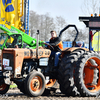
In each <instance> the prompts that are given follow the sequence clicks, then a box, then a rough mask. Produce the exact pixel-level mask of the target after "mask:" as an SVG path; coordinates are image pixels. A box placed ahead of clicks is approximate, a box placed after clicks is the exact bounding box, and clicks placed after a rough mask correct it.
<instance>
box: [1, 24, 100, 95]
mask: <svg viewBox="0 0 100 100" xmlns="http://www.w3.org/2000/svg"><path fill="white" fill-rule="evenodd" d="M69 27H74V28H75V29H76V32H77V34H76V37H75V39H74V43H75V41H76V39H77V36H78V30H77V28H76V26H75V25H68V26H66V27H65V28H64V29H63V30H61V32H60V34H59V37H60V36H61V35H62V33H63V32H64V31H65V30H66V29H67V28H69ZM38 34H39V31H38ZM38 36H39V35H37V37H38ZM47 45H49V46H50V47H51V48H50V49H46V48H44V47H39V46H38V38H37V48H36V49H27V48H9V49H3V50H2V71H1V72H0V94H4V93H6V92H7V91H8V89H9V85H10V84H11V81H14V82H15V83H16V84H17V86H18V88H19V89H20V91H21V92H23V93H25V94H27V95H29V96H40V95H42V94H43V93H44V92H45V91H46V89H47V88H52V87H53V86H54V84H55V83H56V82H57V81H58V83H59V85H60V90H61V92H62V93H64V94H66V95H67V96H70V95H81V96H97V95H98V94H100V84H99V83H100V78H98V75H99V76H100V74H99V72H100V66H99V63H100V55H98V54H97V53H95V52H90V51H89V50H88V49H86V48H80V47H71V48H65V49H63V50H60V52H61V56H60V57H59V64H58V69H56V73H55V71H54V72H53V68H54V67H53V66H54V63H53V62H54V57H50V54H51V52H52V49H53V47H52V46H51V45H50V44H47ZM48 68H49V73H48V74H46V73H45V72H46V70H48ZM47 77H49V79H48V81H47Z"/></svg>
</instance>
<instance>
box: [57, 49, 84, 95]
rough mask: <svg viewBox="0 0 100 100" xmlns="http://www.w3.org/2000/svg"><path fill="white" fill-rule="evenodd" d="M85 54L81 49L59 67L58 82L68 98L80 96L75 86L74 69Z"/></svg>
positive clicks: (65, 58)
mask: <svg viewBox="0 0 100 100" xmlns="http://www.w3.org/2000/svg"><path fill="white" fill-rule="evenodd" d="M84 52H85V51H84V50H80V49H79V50H78V49H77V50H75V51H73V52H72V53H71V54H69V55H67V56H65V57H64V58H63V59H62V60H61V63H60V65H59V69H58V73H59V74H58V82H59V84H60V90H61V92H62V93H64V94H66V95H67V96H76V95H79V92H78V91H77V88H76V86H75V84H74V67H75V66H76V61H77V60H78V58H79V57H80V56H81V55H82V54H83V53H84Z"/></svg>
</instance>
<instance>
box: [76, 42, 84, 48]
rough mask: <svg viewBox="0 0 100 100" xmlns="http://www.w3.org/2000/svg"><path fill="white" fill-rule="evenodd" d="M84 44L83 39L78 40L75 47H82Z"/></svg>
mask: <svg viewBox="0 0 100 100" xmlns="http://www.w3.org/2000/svg"><path fill="white" fill-rule="evenodd" d="M82 45H83V43H82V42H81V41H78V42H77V43H76V46H75V47H82Z"/></svg>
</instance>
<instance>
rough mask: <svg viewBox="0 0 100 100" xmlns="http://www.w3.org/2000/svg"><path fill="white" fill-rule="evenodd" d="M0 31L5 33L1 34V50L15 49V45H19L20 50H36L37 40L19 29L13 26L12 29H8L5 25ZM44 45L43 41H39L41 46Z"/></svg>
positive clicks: (0, 27)
mask: <svg viewBox="0 0 100 100" xmlns="http://www.w3.org/2000/svg"><path fill="white" fill-rule="evenodd" d="M0 30H2V31H4V32H1V33H0V49H1V50H2V49H3V48H15V45H17V46H18V47H19V48H23V47H28V48H32V49H35V48H36V41H37V40H36V39H35V38H32V37H30V36H29V35H27V34H26V33H24V32H22V31H21V30H19V29H17V28H15V27H13V26H11V29H8V28H6V27H5V25H0ZM42 43H43V41H40V40H39V46H42Z"/></svg>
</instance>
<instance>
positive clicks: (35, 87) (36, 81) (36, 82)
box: [30, 76, 43, 92]
mask: <svg viewBox="0 0 100 100" xmlns="http://www.w3.org/2000/svg"><path fill="white" fill-rule="evenodd" d="M42 84H43V83H42V79H41V77H39V76H35V77H34V78H32V80H31V82H30V87H31V90H32V91H34V92H39V91H40V90H41V88H42Z"/></svg>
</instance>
